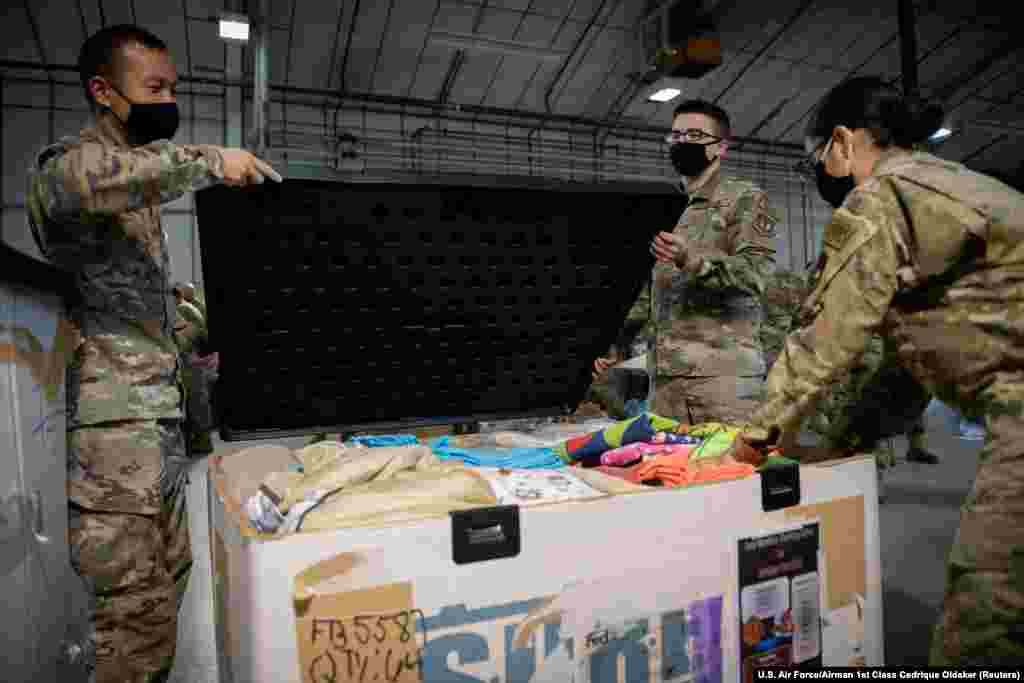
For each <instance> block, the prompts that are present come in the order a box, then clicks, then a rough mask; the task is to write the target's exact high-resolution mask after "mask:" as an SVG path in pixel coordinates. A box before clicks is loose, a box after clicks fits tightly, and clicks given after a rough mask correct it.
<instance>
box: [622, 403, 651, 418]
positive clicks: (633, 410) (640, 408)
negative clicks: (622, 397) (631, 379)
mask: <svg viewBox="0 0 1024 683" xmlns="http://www.w3.org/2000/svg"><path fill="white" fill-rule="evenodd" d="M624 408H625V411H626V419H627V420H628V419H629V418H631V417H639V416H641V415H643V414H644V413H646V412H647V401H642V400H640V399H638V398H631V399H629V400H628V401H626V405H625V406H624Z"/></svg>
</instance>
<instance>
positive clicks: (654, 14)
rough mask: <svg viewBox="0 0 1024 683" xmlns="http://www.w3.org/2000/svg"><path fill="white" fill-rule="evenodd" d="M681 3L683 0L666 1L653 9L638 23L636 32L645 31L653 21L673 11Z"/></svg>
mask: <svg viewBox="0 0 1024 683" xmlns="http://www.w3.org/2000/svg"><path fill="white" fill-rule="evenodd" d="M680 2H681V0H666V1H665V2H663V3H661V4H660V5H658V6H657V7H655V8H654V9H652V10H651V11H650V12H648V13H647V14H645V15H644V16H643V17H642V18H641V19H640V21H638V22H636V26H635V27H634V30H636V31H640V30H643V28H644V27H645V26H647V24H649V23H651V22H652V21H654V20H655V19H657V18H658V17H660V16H663V15H664V14H665V12H667V11H668V10H670V9H672V8H673V7H675V6H676V5H678V4H679V3H680Z"/></svg>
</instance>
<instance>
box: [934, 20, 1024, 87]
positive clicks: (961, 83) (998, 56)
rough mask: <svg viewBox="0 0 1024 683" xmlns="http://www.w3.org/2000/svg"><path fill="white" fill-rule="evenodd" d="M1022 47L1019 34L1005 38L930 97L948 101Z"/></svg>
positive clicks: (1023, 44) (1023, 45)
mask: <svg viewBox="0 0 1024 683" xmlns="http://www.w3.org/2000/svg"><path fill="white" fill-rule="evenodd" d="M1022 48H1024V43H1021V40H1020V36H1015V37H1012V38H1007V39H1006V40H1004V41H1003V42H1002V43H1000V44H999V46H997V47H996V48H995V49H994V50H992V52H989V53H988V54H987V55H985V56H984V57H982V58H981V59H979V60H978V61H977V62H975V63H974V64H972V65H971V66H970V68H968V69H965V70H964V72H963V75H962V76H960V77H959V78H957V79H955V80H953V81H952V82H950V83H947V84H946V85H945V86H943V87H942V88H939V89H938V90H935V91H934V92H932V97H934V98H936V99H939V100H941V101H943V102H949V101H950V100H952V99H953V98H954V97H956V95H957V94H959V93H960V92H961V91H962V90H964V89H965V88H966V87H967V85H968V84H969V83H970V82H971V81H973V80H975V79H976V78H977V77H978V76H980V75H982V74H983V73H984V72H986V71H988V70H989V69H991V68H992V67H993V66H995V65H996V64H998V63H999V62H1000V61H1002V60H1003V59H1005V58H1006V57H1009V56H1010V55H1012V54H1013V53H1015V52H1017V51H1019V50H1021V49H1022Z"/></svg>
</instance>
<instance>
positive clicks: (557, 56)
mask: <svg viewBox="0 0 1024 683" xmlns="http://www.w3.org/2000/svg"><path fill="white" fill-rule="evenodd" d="M430 41H431V42H433V43H435V44H437V45H447V46H448V47H454V48H456V49H459V50H476V51H480V52H496V53H498V54H503V55H512V56H515V57H532V58H534V59H545V60H551V61H560V60H562V59H565V57H566V55H567V53H566V52H564V51H562V50H552V49H550V48H547V47H544V46H541V45H530V44H529V43H516V42H513V41H510V40H495V39H493V38H484V37H482V36H478V35H475V34H472V33H455V32H453V31H432V32H431V33H430Z"/></svg>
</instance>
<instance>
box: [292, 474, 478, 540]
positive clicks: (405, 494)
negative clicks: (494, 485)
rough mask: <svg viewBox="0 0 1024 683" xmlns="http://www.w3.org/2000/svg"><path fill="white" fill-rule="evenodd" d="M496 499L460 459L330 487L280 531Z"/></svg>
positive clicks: (405, 517)
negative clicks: (392, 475)
mask: <svg viewBox="0 0 1024 683" xmlns="http://www.w3.org/2000/svg"><path fill="white" fill-rule="evenodd" d="M497 503H498V498H497V496H495V495H494V492H493V491H492V489H491V486H490V484H488V483H487V481H486V480H485V479H484V478H483V477H481V476H480V475H479V474H478V473H477V472H475V471H473V470H471V469H469V468H466V467H462V466H460V465H456V464H451V463H449V464H438V465H433V466H429V467H425V468H421V469H416V470H405V471H402V472H398V473H396V474H395V476H394V477H391V478H389V479H378V480H374V481H369V482H366V483H364V484H360V485H358V486H354V487H352V488H350V489H343V490H339V491H336V492H328V493H326V494H324V495H322V496H320V497H319V498H318V499H316V500H315V502H313V503H312V504H311V505H308V507H307V509H305V510H301V511H300V509H299V508H298V507H296V509H294V510H292V511H291V512H290V513H289V515H288V518H287V519H286V521H285V523H284V525H283V527H282V531H283V532H285V533H287V532H296V531H325V530H328V529H340V528H345V527H352V526H363V525H367V524H382V523H396V522H404V521H410V520H414V519H423V518H427V517H436V516H437V515H444V514H447V513H449V512H453V511H456V510H468V509H472V508H475V507H483V506H492V505H497Z"/></svg>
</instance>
